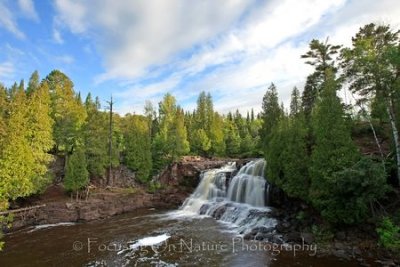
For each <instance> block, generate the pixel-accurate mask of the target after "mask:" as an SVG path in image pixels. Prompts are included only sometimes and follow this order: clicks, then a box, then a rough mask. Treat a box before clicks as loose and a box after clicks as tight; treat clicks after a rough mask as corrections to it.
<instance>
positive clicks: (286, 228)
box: [276, 222, 291, 233]
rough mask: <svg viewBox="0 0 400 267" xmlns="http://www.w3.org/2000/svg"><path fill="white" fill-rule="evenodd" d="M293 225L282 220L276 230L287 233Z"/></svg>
mask: <svg viewBox="0 0 400 267" xmlns="http://www.w3.org/2000/svg"><path fill="white" fill-rule="evenodd" d="M290 227H291V225H290V223H288V222H280V223H278V224H277V225H276V230H277V231H278V232H280V233H287V232H289V229H290Z"/></svg>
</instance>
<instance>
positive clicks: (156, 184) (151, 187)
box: [147, 181, 162, 194]
mask: <svg viewBox="0 0 400 267" xmlns="http://www.w3.org/2000/svg"><path fill="white" fill-rule="evenodd" d="M161 188H162V186H161V184H160V183H159V182H154V181H151V182H150V183H149V185H148V187H147V192H149V193H152V194H153V193H155V192H157V191H158V190H160V189H161Z"/></svg>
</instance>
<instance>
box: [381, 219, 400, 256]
mask: <svg viewBox="0 0 400 267" xmlns="http://www.w3.org/2000/svg"><path fill="white" fill-rule="evenodd" d="M376 232H377V233H378V235H379V243H380V244H381V245H382V246H383V247H385V248H387V249H390V250H392V251H400V227H399V226H397V225H395V224H394V223H393V222H392V220H391V219H390V218H389V217H384V218H383V219H382V221H381V223H380V225H379V227H378V228H377V229H376Z"/></svg>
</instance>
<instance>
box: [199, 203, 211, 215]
mask: <svg viewBox="0 0 400 267" xmlns="http://www.w3.org/2000/svg"><path fill="white" fill-rule="evenodd" d="M209 208H210V204H204V205H202V206H201V207H200V211H199V213H200V215H204V214H206V212H207V210H208V209H209Z"/></svg>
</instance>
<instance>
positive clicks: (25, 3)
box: [18, 0, 39, 21]
mask: <svg viewBox="0 0 400 267" xmlns="http://www.w3.org/2000/svg"><path fill="white" fill-rule="evenodd" d="M18 5H19V8H20V9H21V11H22V13H23V14H24V15H25V16H26V17H28V18H30V19H33V20H34V21H39V16H38V14H37V12H36V10H35V5H34V3H33V1H32V0H18Z"/></svg>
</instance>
